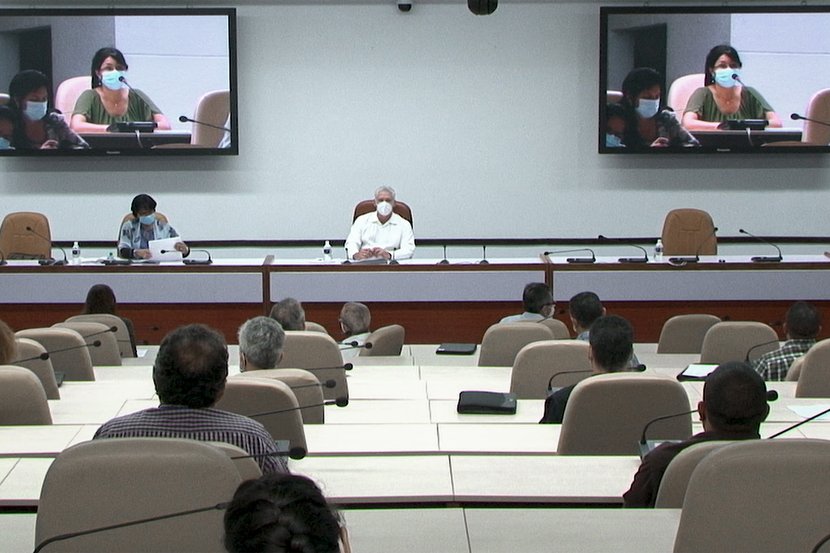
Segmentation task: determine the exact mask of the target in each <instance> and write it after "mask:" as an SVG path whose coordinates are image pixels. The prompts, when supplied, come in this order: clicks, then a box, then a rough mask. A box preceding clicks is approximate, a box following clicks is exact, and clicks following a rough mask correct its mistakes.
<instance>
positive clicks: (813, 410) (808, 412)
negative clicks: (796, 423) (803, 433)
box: [787, 403, 830, 421]
mask: <svg viewBox="0 0 830 553" xmlns="http://www.w3.org/2000/svg"><path fill="white" fill-rule="evenodd" d="M787 408H788V409H789V410H790V411H792V412H793V413H795V414H796V415H798V416H799V417H802V418H805V419H808V418H810V417H812V416H813V415H818V414H819V413H821V412H822V411H824V410H825V409H830V405H828V404H826V403H825V404H824V405H787ZM816 420H817V421H830V413H827V414H826V415H822V416H820V417H819V418H817V419H816Z"/></svg>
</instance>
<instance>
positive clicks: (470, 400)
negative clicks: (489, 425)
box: [458, 391, 516, 415]
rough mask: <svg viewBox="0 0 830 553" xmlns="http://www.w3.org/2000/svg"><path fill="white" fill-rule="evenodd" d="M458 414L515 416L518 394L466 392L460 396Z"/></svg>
mask: <svg viewBox="0 0 830 553" xmlns="http://www.w3.org/2000/svg"><path fill="white" fill-rule="evenodd" d="M458 412H459V413H465V414H477V415H515V414H516V394H511V393H508V392H475V391H464V392H461V393H460V394H458Z"/></svg>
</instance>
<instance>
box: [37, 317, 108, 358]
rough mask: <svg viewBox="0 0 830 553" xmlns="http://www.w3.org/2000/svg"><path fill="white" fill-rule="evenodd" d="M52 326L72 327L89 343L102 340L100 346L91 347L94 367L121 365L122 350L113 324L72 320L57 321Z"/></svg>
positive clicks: (90, 351)
mask: <svg viewBox="0 0 830 553" xmlns="http://www.w3.org/2000/svg"><path fill="white" fill-rule="evenodd" d="M52 328H71V329H72V330H74V331H76V332H77V333H78V334H80V335H81V337H82V338H83V339H84V341H85V342H86V343H87V344H94V343H95V342H101V345H100V346H98V347H91V348H89V357H90V358H91V359H92V366H93V367H102V366H112V365H121V352H120V351H119V350H118V340H117V338H116V337H115V333H114V332H110V331H109V329H111V328H112V327H111V326H107V325H105V324H103V323H96V322H82V321H71V322H62V323H55V324H53V325H52Z"/></svg>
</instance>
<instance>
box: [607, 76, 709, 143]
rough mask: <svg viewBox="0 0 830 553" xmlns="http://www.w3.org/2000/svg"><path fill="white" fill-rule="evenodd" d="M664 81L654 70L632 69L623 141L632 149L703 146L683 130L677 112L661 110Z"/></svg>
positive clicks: (626, 90)
mask: <svg viewBox="0 0 830 553" xmlns="http://www.w3.org/2000/svg"><path fill="white" fill-rule="evenodd" d="M662 81H663V79H662V77H661V76H660V73H658V72H657V71H656V70H654V69H652V68H650V67H639V68H637V69H632V70H631V71H630V72H629V73H628V75H626V76H625V79H623V83H622V93H623V99H622V100H621V101H620V105H621V106H622V108H623V110H624V112H625V131H624V133H623V138H622V142H623V144H624V145H625V147H626V148H628V149H635V150H636V149H645V148H685V147H694V146H699V145H700V144H699V143H698V141H697V139H696V138H695V137H694V136H692V135H691V134H690V133H689V131H687V130H686V129H684V128H683V126H682V125H681V124H680V122H679V121H678V120H677V117H675V114H674V112H673V111H671V110H668V109H664V110H661V109H660V98H661V96H662V85H661V83H662Z"/></svg>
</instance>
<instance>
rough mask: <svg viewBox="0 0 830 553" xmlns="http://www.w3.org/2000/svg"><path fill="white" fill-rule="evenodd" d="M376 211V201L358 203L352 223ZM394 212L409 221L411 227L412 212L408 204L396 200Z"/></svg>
mask: <svg viewBox="0 0 830 553" xmlns="http://www.w3.org/2000/svg"><path fill="white" fill-rule="evenodd" d="M374 210H375V200H363V201H361V202H358V204H357V205H356V206H354V216H353V217H352V221H353V222H354V220H355V219H357V218H358V217H360V216H361V215H366V214H367V213H371V212H372V211H374ZM394 212H395V213H397V214H398V215H400V216H401V217H403V218H404V219H406V220H407V221H409V224H410V225H413V226H414V224H413V223H412V210H411V209H410V208H409V206H408V205H407V204H405V203H404V202H402V201H400V200H395V207H394Z"/></svg>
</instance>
